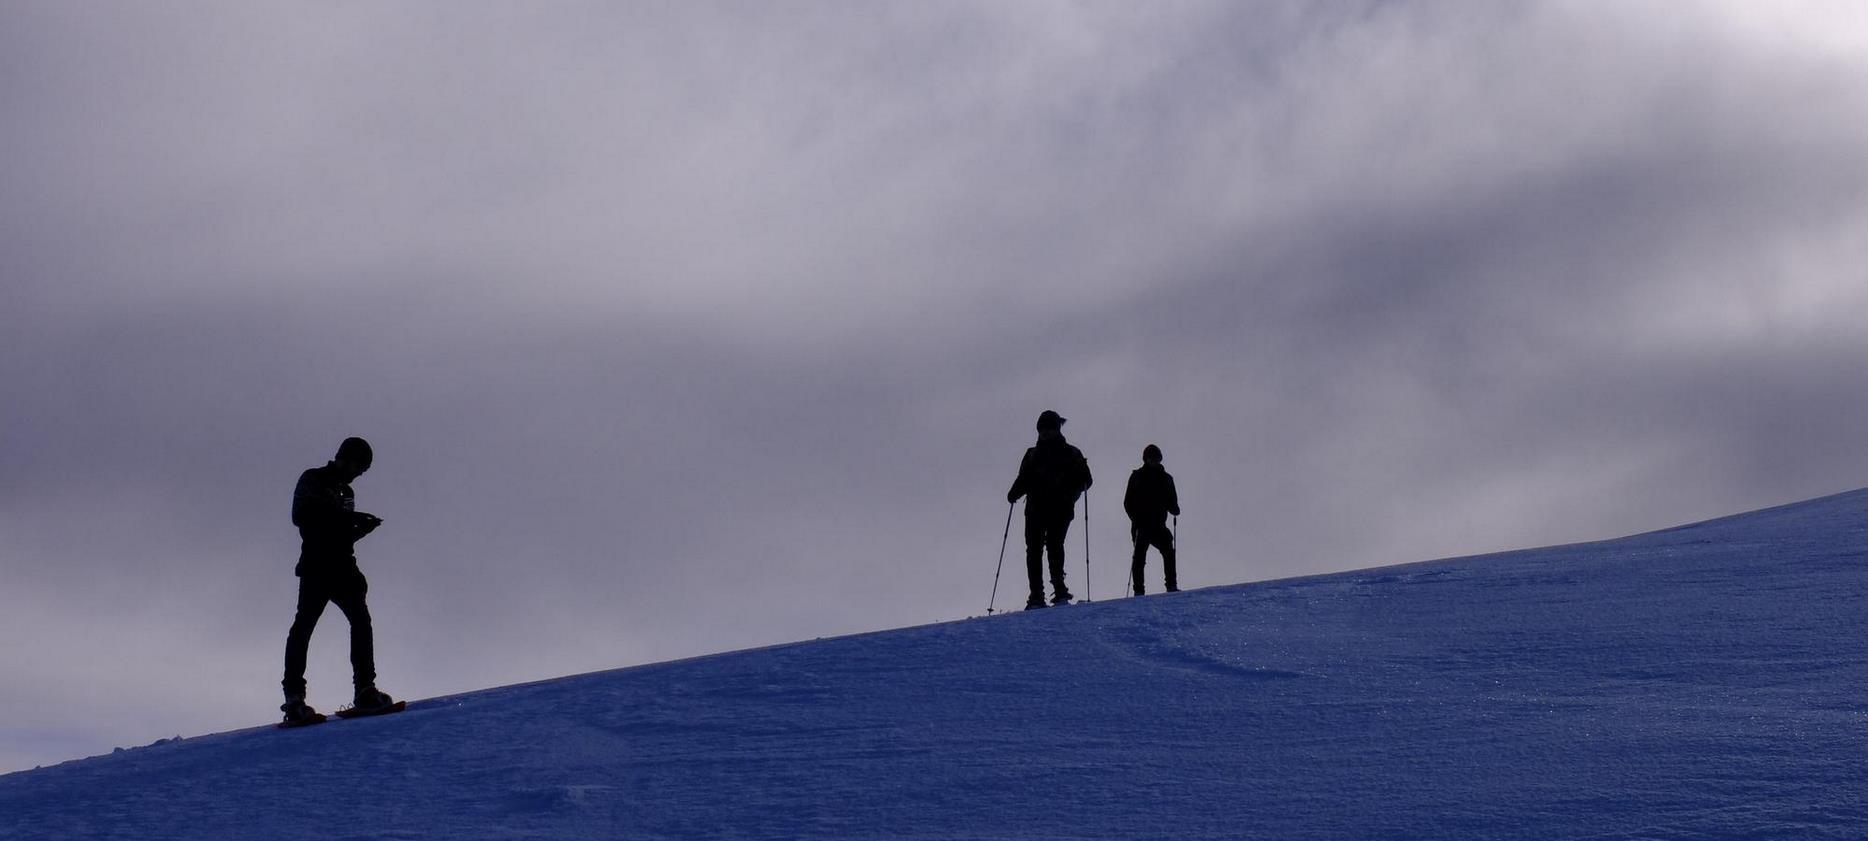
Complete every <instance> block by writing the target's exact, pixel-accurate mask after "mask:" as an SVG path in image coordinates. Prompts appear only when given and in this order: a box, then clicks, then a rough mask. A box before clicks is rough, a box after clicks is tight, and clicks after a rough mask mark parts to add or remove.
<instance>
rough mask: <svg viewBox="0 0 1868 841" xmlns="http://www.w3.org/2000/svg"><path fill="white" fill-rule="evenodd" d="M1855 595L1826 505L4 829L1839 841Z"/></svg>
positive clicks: (579, 684) (594, 713)
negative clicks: (1791, 840) (1796, 840)
mask: <svg viewBox="0 0 1868 841" xmlns="http://www.w3.org/2000/svg"><path fill="white" fill-rule="evenodd" d="M1198 562H1199V561H1198V559H1197V558H1191V559H1188V561H1187V563H1189V564H1197V563H1198ZM1864 596H1868V491H1856V492H1852V493H1848V494H1842V495H1839V496H1834V497H1829V498H1826V499H1820V500H1814V501H1811V502H1806V503H1800V504H1796V505H1790V506H1785V507H1782V508H1776V509H1771V510H1767V511H1761V512H1756V513H1752V514H1747V515H1741V516H1738V517H1733V518H1727V519H1724V520H1716V521H1712V522H1708V523H1701V524H1698V525H1693V526H1686V527H1681V528H1677V529H1670V530H1667V531H1662V532H1656V533H1652V534H1647V535H1640V536H1636V537H1630V538H1624V539H1620V540H1612V541H1605V542H1600V543H1590V544H1579V545H1573V546H1563V547H1555V548H1549V549H1538V550H1530V551H1522V552H1511V553H1505V554H1500V555H1491V556H1484V557H1473V558H1457V559H1451V560H1445V561H1435V562H1430V563H1424V564H1414V565H1409V566H1401V567H1392V568H1387V569H1379V570H1369V571H1364V572H1358V573H1347V574H1339V575H1328V576H1320V577H1312V578H1303V579H1293V580H1286V581H1276V582H1269V583H1261V584H1252V585H1243V586H1233V587H1221V588H1213V589H1206V590H1199V591H1191V592H1185V593H1180V594H1172V595H1150V596H1148V597H1146V598H1142V599H1125V600H1111V601H1105V602H1100V603H1096V604H1089V605H1077V606H1072V607H1065V608H1059V609H1051V610H1044V611H1037V612H1032V613H1011V614H1007V615H1001V616H991V617H981V618H975V619H969V620H965V621H960V622H952V623H947V624H941V625H931V626H925V627H919V628H909V629H904V630H898V631H889V632H883V633H875V634H867V635H862V636H854V637H845V638H838V639H828V640H820V641H816V642H807V643H799V644H794V645H785V646H778V647H773V648H766V649H760V650H753V651H742V652H737V653H732V654H723V655H717V656H713V657H705V658H700V659H694V660H686V661H680V662H672V663H662V664H656V665H652V666H643V667H637V668H630V669H622V670H618V671H611V672H602V673H596V674H588V675H581V676H577V677H570V678H564V679H561V680H554V681H548V682H542V683H536V684H530V685H523V686H512V687H506V688H502V689H493V690H488V691H484V692H476V693H471V694H467V695H459V696H454V697H447V698H435V699H430V700H426V701H420V702H417V703H415V704H412V705H411V706H410V708H409V711H408V712H406V713H403V714H401V715H397V716H390V717H386V718H378V719H359V720H354V721H337V722H333V723H330V724H326V725H322V726H319V727H313V728H307V729H301V730H277V729H274V728H272V727H271V726H270V725H267V726H264V727H256V728H253V729H248V730H241V731H236V732H231V733H222V734H218V735H212V736H203V737H199V738H188V739H181V740H171V741H165V742H162V743H158V744H155V745H150V746H148V747H142V748H137V749H133V750H123V751H120V752H118V753H115V754H111V755H107V756H101V757H96V758H92V759H86V760H81V761H75V762H69V763H65V764H63V765H59V766H56V767H52V768H44V769H37V770H33V771H24V772H19V773H14V774H9V775H6V776H0V837H4V838H9V839H11V838H60V839H85V838H126V839H128V838H134V839H190V838H200V839H218V840H223V841H224V839H243V838H266V839H293V838H318V839H351V838H354V839H416V838H437V839H438V838H448V839H455V838H526V839H559V838H564V839H572V838H576V839H584V838H802V837H815V838H927V839H935V838H941V839H945V838H981V837H997V838H1277V839H1300V838H1344V839H1370V838H1591V839H1610V838H1657V839H1666V838H1756V837H1769V838H1861V837H1868V737H1865V736H1864V731H1865V729H1868V704H1864V699H1863V697H1862V692H1863V689H1864V687H1868V667H1864V664H1863V658H1862V656H1861V655H1862V649H1863V641H1864V640H1868V627H1864V626H1865V625H1868V617H1865V615H1864V610H1863V606H1864ZM259 712H260V711H256V716H255V717H256V718H259V717H261V716H259V715H258V714H257V713H259Z"/></svg>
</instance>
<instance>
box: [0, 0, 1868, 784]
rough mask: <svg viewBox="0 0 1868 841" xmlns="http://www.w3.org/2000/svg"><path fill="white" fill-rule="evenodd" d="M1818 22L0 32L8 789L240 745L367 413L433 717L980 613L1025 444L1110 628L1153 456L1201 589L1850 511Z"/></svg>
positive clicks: (179, 20)
mask: <svg viewBox="0 0 1868 841" xmlns="http://www.w3.org/2000/svg"><path fill="white" fill-rule="evenodd" d="M1857 17H1858V16H1857V15H1856V13H1854V12H1853V10H1852V9H1851V8H1850V7H1849V6H1848V5H1846V4H1844V5H1832V4H1820V3H1815V4H1807V5H1803V6H1799V7H1797V8H1796V9H1795V10H1794V13H1788V12H1786V13H1783V14H1779V13H1776V12H1771V11H1766V10H1759V9H1757V8H1754V7H1752V6H1749V5H1745V4H1733V5H1729V6H1724V5H1718V4H1703V5H1699V6H1695V7H1693V8H1691V9H1682V8H1680V7H1678V6H1676V5H1660V4H1654V5H1648V4H1621V5H1618V6H1616V7H1615V8H1614V9H1612V10H1610V9H1601V8H1592V9H1590V10H1589V12H1588V14H1582V13H1581V12H1579V11H1578V10H1574V9H1570V8H1567V7H1564V6H1562V5H1557V4H1549V5H1544V4H1533V5H1520V6H1513V7H1499V8H1493V9H1474V8H1473V7H1472V6H1471V5H1470V4H1437V3H1370V4H1365V5H1351V4H1315V5H1306V4H1275V5H1274V4H1254V5H1253V6H1252V7H1251V8H1249V9H1248V8H1242V7H1236V6H1231V5H1227V4H1199V3H1171V4H1150V5H1149V6H1148V7H1147V8H1145V9H1143V8H1140V7H1131V6H1130V5H1128V4H1113V3H1112V4H1088V5H1085V4H1048V3H1029V4H999V3H991V4H979V5H964V4H937V5H928V4H831V3H824V4H785V5H783V6H775V7H769V8H767V7H757V6H752V7H747V6H730V5H720V6H713V5H697V4H681V5H673V6H648V5H631V6H620V7H619V6H613V5H609V4H591V5H584V4H550V5H544V6H499V5H485V6H460V5H458V4H451V5H450V6H449V7H448V8H447V9H446V10H445V11H444V10H442V9H441V8H440V7H438V6H433V7H431V6H423V5H398V6H391V7H381V6H355V7H344V8H337V9H327V8H319V9H315V10H313V9H308V8H305V7H299V6H290V5H283V6H264V5H255V4H239V5H214V4H202V5H194V6H183V5H173V4H165V5H164V6H161V7H146V6H136V5H123V6H111V7H98V6H95V5H89V4H87V5H84V6H78V7H66V6H57V5H51V4H38V5H34V4H24V5H20V4H16V5H13V6H9V7H8V8H7V9H6V10H5V11H4V12H0V18H4V19H3V20H0V24H3V25H0V62H4V66H0V105H4V106H5V108H6V111H7V113H8V114H9V115H14V116H13V118H10V119H9V120H8V122H7V125H6V126H4V127H3V128H0V220H4V222H5V224H4V225H0V275H3V276H4V277H5V291H4V296H5V306H3V307H0V343H3V346H4V350H5V353H4V354H3V355H0V398H3V399H4V404H5V406H6V427H5V433H4V438H0V575H4V577H5V579H6V580H7V582H8V586H7V587H6V588H5V591H4V593H0V632H5V633H6V635H7V637H8V638H9V639H13V640H24V641H31V642H30V643H21V644H15V645H12V646H10V647H8V648H7V649H6V650H5V654H4V655H0V672H4V673H6V674H8V675H9V678H8V681H7V682H6V683H5V684H4V685H3V686H0V708H4V709H6V710H7V711H8V714H9V721H10V724H9V725H8V728H7V729H4V730H0V768H17V767H24V766H28V765H30V764H33V763H37V762H44V761H49V760H52V759H57V758H63V757H67V756H70V755H73V754H76V753H82V752H87V751H95V750H101V749H105V748H107V747H109V746H110V745H111V744H128V743H131V742H137V741H149V740H153V739H154V738H157V737H161V736H169V735H175V734H176V733H178V732H179V733H194V732H205V731H209V730H217V729H225V728H228V727H232V726H238V725H242V724H247V723H251V722H254V721H257V720H262V719H264V718H266V717H267V716H268V715H270V707H271V705H272V704H273V703H276V702H275V701H273V700H272V698H273V695H274V694H275V693H276V690H275V689H274V687H275V686H276V681H277V679H278V675H277V674H276V672H277V670H278V665H277V660H278V657H279V652H278V649H279V648H280V647H281V639H282V637H283V635H284V629H285V625H286V624H287V623H288V622H289V620H290V616H289V613H290V609H291V600H292V592H293V587H294V586H295V583H294V580H293V579H292V578H291V576H290V572H289V570H290V567H291V563H292V557H293V554H294V553H295V549H296V546H295V544H296V537H295V535H294V534H293V533H292V531H291V529H290V527H289V524H288V523H287V522H286V517H285V515H286V504H287V494H288V493H289V490H290V484H291V482H292V480H293V479H294V478H295V476H296V475H297V472H298V471H299V470H302V469H304V468H306V467H310V466H313V465H315V464H318V463H321V462H322V461H323V459H325V458H327V457H328V456H329V454H330V452H331V450H332V449H334V447H335V445H336V443H337V441H338V440H340V439H341V438H342V437H344V436H345V435H350V434H362V435H366V436H368V437H370V438H371V439H372V440H373V441H374V442H375V443H376V445H377V452H378V463H377V467H376V469H375V470H373V471H372V472H371V473H370V474H369V475H367V476H365V477H364V478H363V479H362V480H361V481H360V482H359V483H358V486H357V487H358V492H359V498H360V503H361V505H362V506H363V507H365V508H367V509H370V510H373V511H375V512H377V513H379V514H382V515H383V516H384V517H385V518H386V519H387V520H388V525H387V526H386V527H385V528H384V530H383V531H382V532H380V533H379V534H378V535H376V536H373V537H372V538H371V539H370V540H369V541H367V542H366V543H365V545H364V547H363V555H362V556H363V563H364V565H365V568H366V570H367V571H368V572H369V573H370V575H371V581H372V600H373V605H374V612H375V613H376V615H377V618H378V623H379V636H378V639H379V658H380V660H381V662H382V672H383V675H384V682H385V687H386V688H388V689H389V690H390V691H391V692H394V693H397V694H399V695H411V696H417V697H419V696H423V695H431V694H435V693H439V692H446V691H456V690H464V689H471V688H477V687H481V686H487V685H493V684H497V683H502V682H510V681H517V680H527V679H537V678H544V677H550V676H554V675H558V674H563V673H567V672H573V671H581V670H588V669H596V668H603V667H608V666H615V665H623V664H628V663H634V662H643V661H648V660H657V659H665V658H669V657H676V656H684V655H689V654H699V653H704V652H708V651H716V650H720V649H723V648H728V647H736V646H746V645H755V644H762V643H769V642H777V641H784V640H791V639H798V638H806V637H810V636H817V635H824V634H832V633H844V632H851V631H858V630H866V629H874V628H883V627H891V626H896V625H900V624H903V623H911V622H925V621H935V620H939V619H946V618H954V617H959V616H964V615H968V614H976V613H978V612H979V611H980V610H981V609H982V608H983V604H982V601H983V600H982V598H981V597H982V596H984V595H986V590H987V589H988V588H989V586H990V584H991V581H990V575H991V572H992V570H991V569H990V566H991V564H992V562H993V560H994V557H995V555H996V552H997V548H998V547H997V545H996V540H995V538H996V537H997V536H998V531H999V529H1000V528H1001V526H1002V525H1003V523H1004V517H1005V514H1006V512H1005V510H1004V507H1003V503H1002V502H1001V500H1002V498H1003V497H1002V493H1003V491H1004V489H1005V487H1006V485H1008V484H1009V482H1010V480H1011V474H1012V472H1013V470H1014V468H1015V466H1016V460H1017V458H1018V455H1019V453H1020V452H1021V451H1022V448H1023V447H1024V446H1026V445H1027V444H1028V443H1029V440H1028V439H1029V438H1030V425H1031V422H1032V419H1033V418H1034V417H1035V415H1036V413H1037V412H1038V411H1039V410H1040V409H1043V408H1056V409H1058V410H1060V411H1062V412H1063V413H1064V414H1065V415H1067V416H1069V417H1071V418H1072V423H1071V424H1070V426H1069V427H1068V431H1069V432H1070V433H1071V436H1072V440H1073V441H1074V442H1076V443H1077V444H1079V445H1080V446H1082V447H1083V448H1084V450H1085V451H1086V452H1087V453H1088V454H1089V456H1090V458H1091V461H1092V466H1093V467H1094V469H1095V470H1096V473H1097V476H1098V479H1099V484H1098V485H1097V486H1096V488H1095V489H1094V490H1093V491H1092V493H1091V503H1092V509H1091V529H1090V531H1091V535H1092V550H1093V557H1094V560H1095V561H1096V571H1095V581H1094V582H1093V583H1094V585H1095V591H1094V592H1095V595H1099V596H1103V597H1110V596H1113V595H1114V593H1115V592H1116V591H1117V590H1118V589H1119V587H1120V582H1121V577H1122V572H1123V559H1124V558H1125V557H1126V554H1127V546H1126V541H1125V539H1124V529H1123V525H1124V523H1123V522H1122V521H1121V509H1120V506H1119V504H1118V503H1119V498H1120V494H1121V486H1122V482H1123V480H1124V479H1125V474H1126V470H1127V468H1129V467H1132V466H1134V465H1135V464H1136V463H1137V462H1138V461H1139V451H1140V448H1141V446H1142V445H1143V444H1146V443H1149V442H1151V441H1153V442H1157V443H1159V444H1161V445H1162V447H1163V448H1164V449H1165V450H1166V451H1167V455H1168V466H1169V468H1170V469H1171V470H1173V471H1174V472H1175V473H1176V475H1177V477H1178V478H1179V480H1180V483H1181V486H1182V489H1183V494H1184V496H1185V497H1186V510H1187V514H1186V517H1185V518H1184V520H1185V521H1184V522H1183V523H1182V526H1183V539H1184V549H1185V551H1186V553H1187V561H1186V562H1185V567H1184V571H1183V581H1184V583H1187V584H1190V585H1194V586H1201V585H1208V584H1220V583H1232V582H1238V581H1249V580H1258V579H1264V578H1271V577H1278V576H1285V575H1295V574H1305V573H1314V572H1323V571H1329V570H1338V569H1348V568H1353V567H1358V566H1367V565H1372V564H1381V563H1391V562H1403V561H1409V560H1418V559H1422V558H1427V557H1432V556H1438V555H1446V554H1456V553H1470V552H1480V551H1488V550H1494V549H1504V548H1512V547H1517V546H1524V545H1531V544H1538V543H1546V542H1553V541H1564V540H1576V539H1585V538H1594V537H1605V536H1610V535H1614V534H1619V533H1625V532H1629V531H1635V530H1640V529H1646V528H1654V527H1660V526H1665V525H1670V524H1673V523H1676V522H1680V521H1683V520H1687V519H1692V518H1697V517H1703V516H1712V515H1717V514H1723V513H1729V512H1732V511H1736V510H1740V509H1743V508H1747V507H1755V506H1760V505H1765V504H1771V503H1775V502H1781V501H1786V500H1789V499H1795V498H1800V497H1806V496H1813V495H1816V494H1820V493H1825V492H1830V491H1835V490H1841V489H1845V488H1849V487H1853V486H1855V485H1858V484H1860V483H1859V481H1858V480H1857V479H1856V477H1857V476H1858V475H1860V474H1861V473H1862V471H1863V468H1864V467H1868V463H1865V462H1868V459H1864V457H1863V456H1860V455H1857V451H1856V450H1857V448H1853V447H1851V445H1852V444H1853V443H1855V436H1854V435H1852V434H1851V433H1852V432H1853V428H1852V427H1853V425H1854V420H1855V419H1856V418H1859V417H1862V416H1863V414H1864V413H1863V410H1864V409H1868V406H1864V405H1863V403H1864V398H1863V397H1862V396H1861V395H1864V394H1868V389H1865V388H1863V387H1862V386H1864V385H1868V383H1864V382H1863V378H1864V375H1863V374H1862V373H1860V368H1861V366H1860V365H1859V363H1858V360H1859V359H1860V358H1861V356H1862V352H1863V350H1864V348H1863V343H1864V340H1863V339H1861V338H1860V331H1859V329H1857V327H1856V325H1857V324H1859V323H1860V322H1861V321H1862V319H1863V317H1864V316H1868V283H1864V282H1863V280H1864V279H1863V276H1862V269H1861V266H1862V265H1863V264H1864V263H1863V258H1864V257H1868V235H1865V234H1864V233H1863V231H1868V226H1864V224H1863V222H1864V221H1868V189H1865V188H1868V184H1865V183H1864V179H1868V175H1864V173H1868V166H1864V164H1865V163H1868V161H1864V160H1863V154H1862V152H1861V151H1860V149H1861V148H1862V144H1861V143H1860V133H1861V132H1860V128H1859V127H1860V126H1862V125H1864V124H1868V122H1865V121H1864V117H1868V85H1864V84H1863V83H1862V82H1861V81H1860V80H1861V79H1863V78H1868V75H1865V74H1864V73H1863V72H1862V71H1863V70H1864V69H1865V68H1864V64H1868V32H1864V31H1863V27H1862V25H1861V24H1860V22H1859V21H1858V20H1857V19H1856V18H1857ZM1081 541H1082V530H1081V526H1079V527H1078V530H1077V531H1075V532H1074V533H1073V534H1072V540H1071V552H1072V555H1073V558H1072V562H1071V574H1072V576H1073V577H1078V576H1081V574H1082V568H1081V552H1082V546H1083V544H1082V542H1081ZM1014 543H1016V537H1014ZM1008 554H1009V555H1010V556H1011V557H1010V558H1008V561H1007V564H1008V567H1009V570H1008V577H1007V578H1006V579H1005V581H1010V582H1014V583H1013V584H1012V585H1011V586H1010V588H1009V589H1008V587H1007V586H1006V584H1005V583H1004V582H1002V584H1001V589H1002V590H1006V591H1007V592H1011V591H1012V590H1016V589H1017V586H1018V585H1017V584H1016V583H1015V582H1016V580H1017V577H1018V569H1017V566H1018V563H1019V557H1018V548H1017V547H1016V546H1014V547H1013V548H1012V550H1011V551H1010V552H1008ZM1000 595H1001V602H1002V603H1009V600H1014V599H1016V598H1017V594H1016V593H1013V595H1011V596H1010V597H1009V598H1008V597H1007V596H1006V593H1001V594H1000ZM343 634H344V629H343V627H342V621H341V619H340V618H338V617H337V616H336V615H335V614H333V615H332V616H330V617H327V620H326V624H325V625H324V626H323V627H322V630H321V631H320V633H319V635H318V636H317V637H316V638H315V639H314V642H313V663H312V671H311V679H312V685H313V696H314V697H313V701H314V703H317V702H320V701H322V702H323V703H325V704H327V705H328V704H329V703H330V702H331V701H332V700H335V699H337V698H338V695H340V694H341V688H342V687H343V685H344V682H345V681H344V677H345V673H346V667H345V665H344V663H343V660H342V644H341V642H340V640H341V638H342V635H343ZM321 692H323V693H324V694H323V695H321V694H320V693H321ZM332 693H336V694H332Z"/></svg>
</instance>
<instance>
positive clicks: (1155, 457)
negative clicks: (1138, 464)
mask: <svg viewBox="0 0 1868 841" xmlns="http://www.w3.org/2000/svg"><path fill="white" fill-rule="evenodd" d="M1142 463H1143V464H1160V463H1161V448H1160V447H1157V446H1155V445H1153V444H1149V445H1148V446H1146V447H1143V448H1142Z"/></svg>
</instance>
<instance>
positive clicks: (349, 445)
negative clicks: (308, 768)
mask: <svg viewBox="0 0 1868 841" xmlns="http://www.w3.org/2000/svg"><path fill="white" fill-rule="evenodd" d="M371 459H372V454H371V451H370V444H369V442H368V441H365V440H363V439H362V438H346V439H344V443H343V444H342V445H340V446H338V448H337V457H336V458H334V459H332V460H331V462H330V463H329V464H326V465H325V466H323V467H314V468H312V469H310V470H307V471H305V473H304V474H303V475H301V476H299V477H298V487H297V488H296V489H295V490H293V491H292V524H293V525H295V526H298V534H299V536H300V537H301V538H303V539H304V544H303V547H302V548H301V549H300V550H299V553H298V568H297V569H296V570H294V573H295V574H296V575H298V614H297V616H295V617H293V619H292V630H291V632H290V633H288V634H286V637H285V680H284V686H285V703H284V704H281V705H280V706H279V709H281V710H283V711H285V720H286V723H288V724H300V723H308V722H310V721H322V720H324V716H323V715H322V714H320V713H318V712H317V711H316V710H313V709H312V708H311V707H308V706H306V705H305V652H306V649H307V648H308V647H310V645H311V631H312V629H313V628H315V627H317V625H318V617H319V616H322V615H323V614H324V606H325V604H326V603H329V602H335V603H336V604H337V609H338V610H341V611H343V612H344V618H346V619H349V620H350V669H351V677H352V679H353V680H354V681H355V683H356V696H355V702H356V709H357V710H358V711H366V712H367V711H371V710H376V709H381V708H387V707H389V706H390V705H391V704H392V703H393V702H392V701H391V700H390V698H389V696H388V695H385V694H383V693H382V692H381V691H379V690H378V689H377V688H376V661H375V654H374V650H373V648H374V643H373V640H372V639H371V635H370V609H369V607H368V606H366V605H365V604H364V594H365V593H367V592H369V589H370V585H369V582H368V581H366V580H364V578H363V571H362V570H360V569H357V554H356V543H357V541H358V540H361V539H363V536H364V535H366V534H369V533H370V532H372V531H375V530H376V527H377V526H380V525H382V524H383V521H382V518H380V517H377V516H376V515H374V514H365V513H363V512H361V511H358V510H356V494H355V493H354V492H352V491H351V489H350V483H351V482H353V481H355V480H356V478H357V477H358V476H361V475H363V471H365V470H368V469H370V461H371Z"/></svg>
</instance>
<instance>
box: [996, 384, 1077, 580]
mask: <svg viewBox="0 0 1868 841" xmlns="http://www.w3.org/2000/svg"><path fill="white" fill-rule="evenodd" d="M1063 427H1064V419H1063V418H1062V417H1060V416H1058V414H1057V413H1056V412H1053V411H1051V410H1049V409H1046V410H1045V411H1044V413H1043V414H1040V415H1038V443H1037V446H1034V447H1032V448H1031V449H1028V450H1026V451H1025V458H1024V460H1023V461H1021V462H1019V464H1018V479H1016V480H1015V481H1013V482H1012V489H1011V490H1010V491H1007V492H1006V494H1005V499H1006V501H1007V502H1017V501H1018V498H1019V497H1021V496H1023V497H1027V499H1026V501H1025V576H1026V577H1027V578H1028V579H1029V580H1030V583H1031V597H1030V598H1028V599H1026V601H1025V608H1026V609H1027V610H1029V609H1031V608H1037V607H1044V575H1043V568H1042V563H1043V556H1044V553H1045V552H1047V551H1048V552H1049V553H1050V555H1051V604H1063V603H1064V602H1067V601H1070V588H1068V587H1065V586H1064V535H1065V533H1066V532H1068V531H1069V530H1070V521H1071V520H1074V519H1076V517H1077V497H1078V496H1079V495H1081V494H1082V493H1083V492H1084V491H1086V490H1089V487H1090V482H1091V479H1090V463H1089V462H1088V461H1085V460H1084V458H1083V452H1082V451H1081V450H1078V449H1077V448H1076V447H1073V446H1071V445H1070V443H1069V442H1067V441H1065V440H1064V432H1063Z"/></svg>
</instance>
